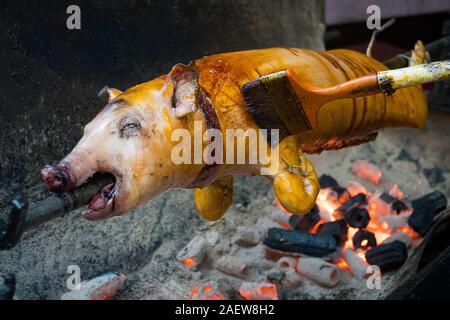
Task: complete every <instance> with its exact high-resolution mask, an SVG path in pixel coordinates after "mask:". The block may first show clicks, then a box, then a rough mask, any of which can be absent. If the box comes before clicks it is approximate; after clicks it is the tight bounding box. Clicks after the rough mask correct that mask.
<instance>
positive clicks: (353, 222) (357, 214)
mask: <svg viewBox="0 0 450 320" xmlns="http://www.w3.org/2000/svg"><path fill="white" fill-rule="evenodd" d="M345 220H346V221H347V223H348V225H349V226H350V227H353V228H358V229H363V228H365V227H367V225H368V224H369V221H370V216H369V212H367V210H366V209H364V208H358V207H357V208H353V209H351V210H350V211H348V212H347V213H346V214H345Z"/></svg>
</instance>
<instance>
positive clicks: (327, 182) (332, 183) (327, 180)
mask: <svg viewBox="0 0 450 320" xmlns="http://www.w3.org/2000/svg"><path fill="white" fill-rule="evenodd" d="M319 184H320V189H325V188H336V187H339V184H338V182H337V181H336V179H334V178H333V177H332V176H329V175H327V174H323V175H322V176H320V178H319Z"/></svg>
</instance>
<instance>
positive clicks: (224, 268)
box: [216, 255, 247, 278]
mask: <svg viewBox="0 0 450 320" xmlns="http://www.w3.org/2000/svg"><path fill="white" fill-rule="evenodd" d="M216 269H217V270H219V271H220V272H223V273H225V274H228V275H230V276H235V277H239V278H245V277H246V276H247V265H246V264H245V263H243V262H242V261H240V260H239V259H238V258H236V257H233V256H229V255H226V256H222V257H221V258H220V259H219V260H217V262H216Z"/></svg>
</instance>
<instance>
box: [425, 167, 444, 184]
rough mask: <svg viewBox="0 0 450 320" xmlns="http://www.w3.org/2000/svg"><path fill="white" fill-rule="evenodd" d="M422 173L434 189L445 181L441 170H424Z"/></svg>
mask: <svg viewBox="0 0 450 320" xmlns="http://www.w3.org/2000/svg"><path fill="white" fill-rule="evenodd" d="M422 172H423V174H424V175H425V177H426V178H427V180H428V183H429V184H430V187H432V188H434V187H435V186H436V185H437V184H438V183H441V182H444V181H445V178H444V175H443V174H442V170H441V169H439V168H431V169H423V170H422Z"/></svg>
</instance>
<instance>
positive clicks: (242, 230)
mask: <svg viewBox="0 0 450 320" xmlns="http://www.w3.org/2000/svg"><path fill="white" fill-rule="evenodd" d="M233 240H234V242H235V243H236V244H237V245H239V246H241V247H252V246H256V245H257V244H258V243H259V242H260V241H261V234H260V233H259V231H258V230H256V229H254V228H249V227H245V226H239V227H238V228H237V230H236V235H235V236H234V238H233Z"/></svg>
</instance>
